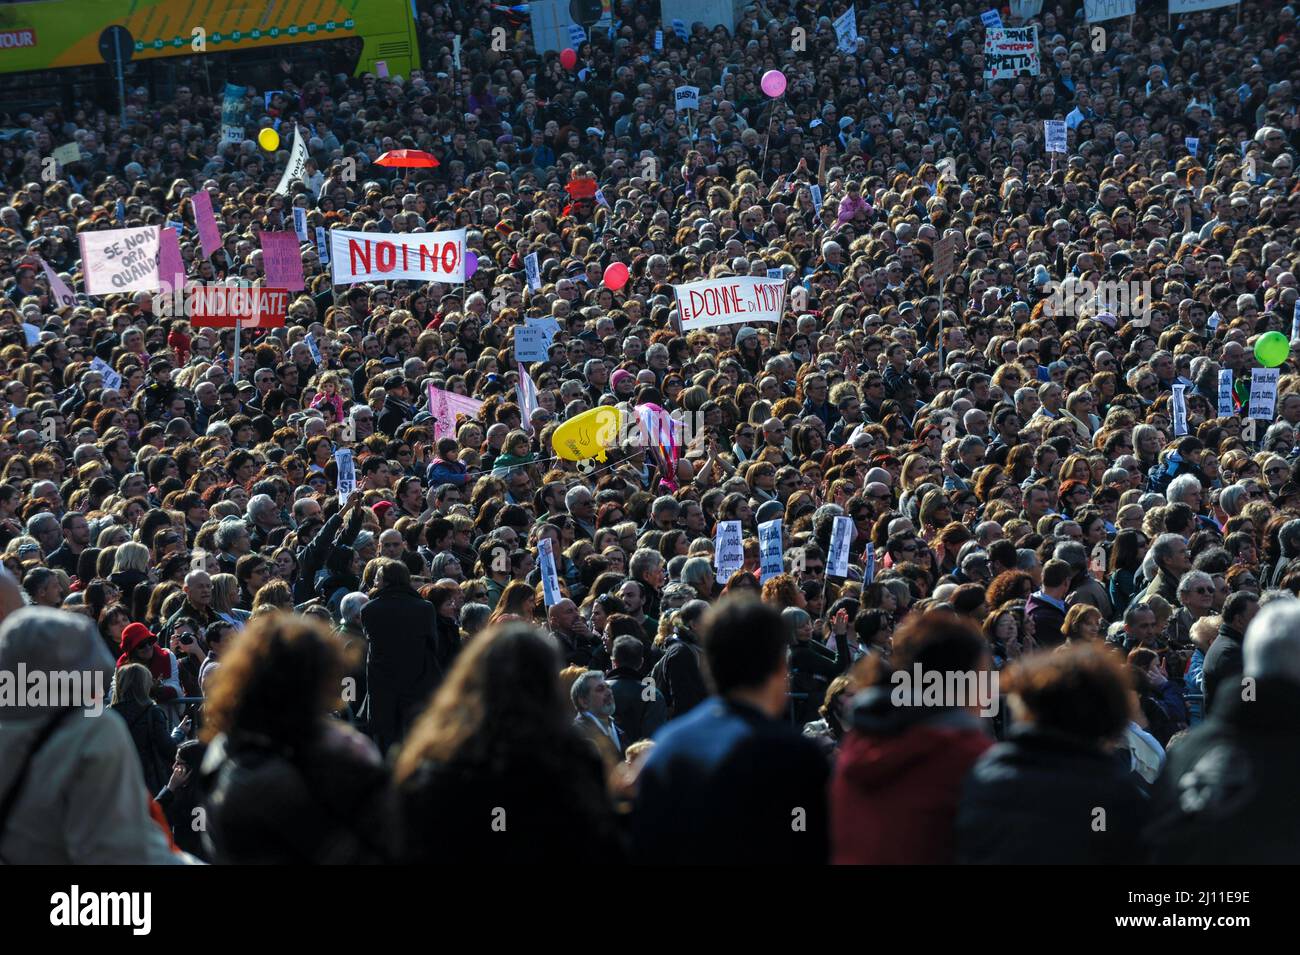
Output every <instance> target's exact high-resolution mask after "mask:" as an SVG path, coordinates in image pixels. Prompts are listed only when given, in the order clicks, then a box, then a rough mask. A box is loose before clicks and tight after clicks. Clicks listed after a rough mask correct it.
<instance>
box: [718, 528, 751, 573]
mask: <svg viewBox="0 0 1300 955" xmlns="http://www.w3.org/2000/svg"><path fill="white" fill-rule="evenodd" d="M713 566H714V569H715V570H716V572H717V579H718V583H720V584H725V583H726V582H727V580H728V578H730V577H731V575H732V574H734V573H735V572H736V571H738V570H740V568H741V567H743V566H745V545H744V542H743V541H742V539H741V536H740V521H719V522H718V529H717V531H716V532H715V533H714V535H713Z"/></svg>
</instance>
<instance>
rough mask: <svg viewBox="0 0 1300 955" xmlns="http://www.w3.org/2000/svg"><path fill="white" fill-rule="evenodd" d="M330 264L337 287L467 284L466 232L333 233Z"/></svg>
mask: <svg viewBox="0 0 1300 955" xmlns="http://www.w3.org/2000/svg"><path fill="white" fill-rule="evenodd" d="M329 239H330V262H331V268H332V270H333V278H334V284H335V285H353V284H355V283H357V282H376V281H378V282H389V281H392V280H394V279H415V280H416V281H420V282H448V283H456V284H459V283H461V282H464V281H465V230H464V229H454V230H451V231H448V232H417V233H413V234H409V235H408V234H399V233H395V232H394V233H382V232H348V231H345V230H343V229H332V230H330V233H329Z"/></svg>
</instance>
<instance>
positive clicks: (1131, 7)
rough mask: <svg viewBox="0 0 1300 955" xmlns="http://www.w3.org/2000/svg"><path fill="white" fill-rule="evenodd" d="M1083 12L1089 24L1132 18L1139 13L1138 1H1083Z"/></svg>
mask: <svg viewBox="0 0 1300 955" xmlns="http://www.w3.org/2000/svg"><path fill="white" fill-rule="evenodd" d="M1083 11H1084V15H1085V16H1086V17H1087V20H1088V22H1089V23H1101V22H1103V21H1105V20H1117V19H1119V18H1120V17H1131V16H1132V15H1133V14H1134V13H1136V12H1137V0H1083Z"/></svg>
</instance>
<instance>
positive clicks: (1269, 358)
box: [1255, 332, 1291, 368]
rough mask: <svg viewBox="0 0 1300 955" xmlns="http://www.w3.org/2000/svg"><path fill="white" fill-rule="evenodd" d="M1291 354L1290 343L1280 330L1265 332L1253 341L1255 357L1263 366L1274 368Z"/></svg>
mask: <svg viewBox="0 0 1300 955" xmlns="http://www.w3.org/2000/svg"><path fill="white" fill-rule="evenodd" d="M1290 354H1291V343H1290V342H1289V341H1287V338H1286V336H1285V335H1283V334H1282V333H1281V332H1267V333H1266V334H1264V335H1262V336H1260V339H1259V341H1257V342H1255V358H1256V359H1257V360H1258V361H1259V363H1260V364H1261V365H1263V366H1264V367H1265V368H1276V367H1277V366H1278V365H1280V364H1282V362H1284V361H1286V359H1287V356H1288V355H1290Z"/></svg>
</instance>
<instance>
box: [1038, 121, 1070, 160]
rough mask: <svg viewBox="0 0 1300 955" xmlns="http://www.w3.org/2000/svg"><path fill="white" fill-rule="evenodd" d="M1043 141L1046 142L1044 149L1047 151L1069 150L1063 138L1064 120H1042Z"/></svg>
mask: <svg viewBox="0 0 1300 955" xmlns="http://www.w3.org/2000/svg"><path fill="white" fill-rule="evenodd" d="M1043 142H1044V143H1045V144H1046V151H1047V152H1049V153H1065V152H1069V146H1067V145H1066V142H1067V140H1066V138H1065V120H1063V119H1045V120H1043Z"/></svg>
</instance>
